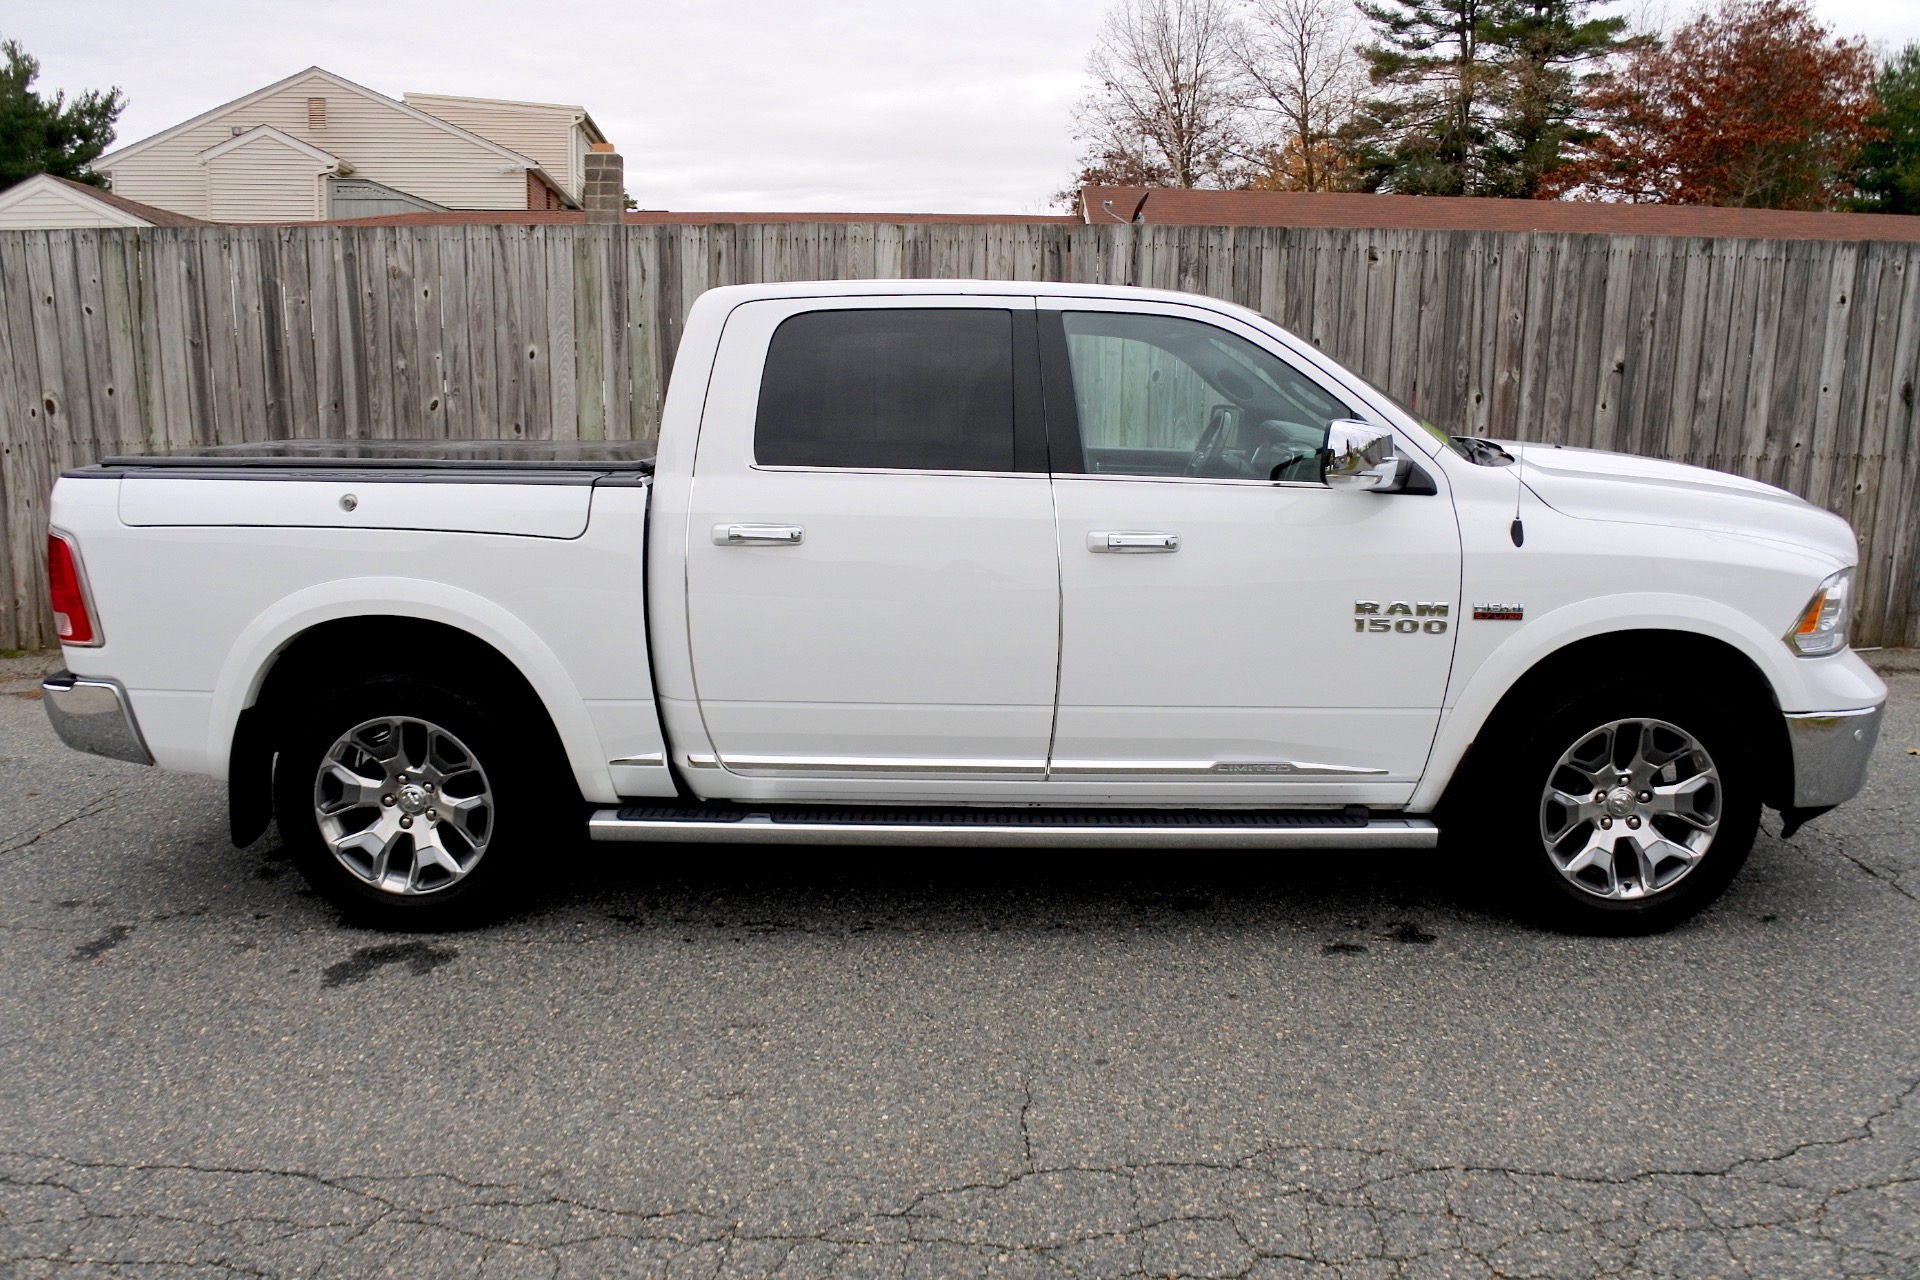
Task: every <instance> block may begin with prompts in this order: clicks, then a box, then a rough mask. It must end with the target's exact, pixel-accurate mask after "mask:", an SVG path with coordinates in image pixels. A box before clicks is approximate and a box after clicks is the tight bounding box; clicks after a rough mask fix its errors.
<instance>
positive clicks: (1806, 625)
mask: <svg viewBox="0 0 1920 1280" xmlns="http://www.w3.org/2000/svg"><path fill="white" fill-rule="evenodd" d="M1852 595H1853V570H1851V569H1842V570H1841V571H1840V572H1838V573H1836V574H1834V575H1833V576H1832V577H1831V578H1828V579H1827V580H1826V581H1825V582H1823V583H1821V584H1820V589H1819V590H1818V591H1816V592H1814V593H1813V599H1811V600H1809V601H1807V607H1806V608H1805V609H1803V610H1801V612H1800V620H1799V621H1798V622H1796V623H1794V625H1793V630H1791V631H1789V632H1787V634H1786V641H1787V646H1788V647H1789V648H1791V649H1792V650H1793V651H1794V652H1795V653H1797V654H1799V655H1800V656H1801V657H1803V658H1817V657H1820V656H1822V655H1823V654H1829V653H1838V652H1840V651H1841V650H1842V649H1844V648H1846V647H1847V621H1848V615H1849V614H1850V613H1851V610H1850V609H1849V608H1848V602H1849V600H1850V599H1851V597H1852Z"/></svg>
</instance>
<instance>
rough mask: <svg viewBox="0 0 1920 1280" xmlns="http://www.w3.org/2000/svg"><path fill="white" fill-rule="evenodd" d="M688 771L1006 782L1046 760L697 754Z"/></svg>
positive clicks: (1039, 768) (1033, 772)
mask: <svg viewBox="0 0 1920 1280" xmlns="http://www.w3.org/2000/svg"><path fill="white" fill-rule="evenodd" d="M687 767H688V768H690V769H726V770H727V771H728V772H730V773H744V774H755V773H779V774H789V773H911V774H922V773H964V774H970V775H992V776H995V777H1007V778H1038V777H1041V776H1043V775H1044V774H1045V773H1046V771H1047V762H1046V761H1045V760H939V759H926V758H919V757H913V756H900V757H893V756H726V757H724V758H722V757H720V756H717V755H713V754H712V753H710V752H709V753H696V754H694V755H690V756H688V757H687Z"/></svg>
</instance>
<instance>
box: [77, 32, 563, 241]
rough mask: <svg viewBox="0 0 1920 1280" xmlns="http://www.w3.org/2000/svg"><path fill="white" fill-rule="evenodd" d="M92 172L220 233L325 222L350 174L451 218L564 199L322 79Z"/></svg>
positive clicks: (340, 82) (244, 103)
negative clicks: (235, 227) (453, 212)
mask: <svg viewBox="0 0 1920 1280" xmlns="http://www.w3.org/2000/svg"><path fill="white" fill-rule="evenodd" d="M93 169H94V171H95V172H96V173H102V174H105V175H106V176H107V179H108V181H109V182H111V183H112V186H113V190H114V191H115V192H116V193H118V194H119V195H122V196H126V197H128V198H130V199H133V200H138V201H142V202H144V203H147V204H151V205H158V206H159V207H161V208H163V209H172V210H175V211H177V212H179V213H184V214H188V215H190V216H192V217H196V218H206V219H209V220H213V221H218V222H288V221H305V220H310V219H316V218H324V217H326V216H327V213H326V180H327V178H329V177H344V176H347V175H349V174H351V175H353V176H355V177H359V178H363V179H366V180H369V181H372V182H377V183H381V184H383V185H385V186H388V187H392V188H394V189H395V190H397V191H401V192H405V193H407V194H409V195H412V196H416V197H418V198H419V199H421V200H424V201H428V202H431V203H432V204H436V205H441V206H444V207H445V208H449V209H525V208H529V207H545V202H546V199H547V190H548V189H549V188H551V189H552V190H553V191H555V192H560V191H564V185H563V182H564V180H563V178H561V177H558V176H549V175H548V174H547V172H546V171H545V170H544V168H543V167H542V165H541V163H540V162H539V161H538V160H535V159H533V158H531V157H529V156H527V155H525V154H523V153H521V152H519V151H515V150H514V149H512V148H511V147H507V146H503V145H501V144H500V143H498V142H495V141H493V140H491V139H489V138H484V137H481V136H480V135H479V134H477V133H473V132H471V131H469V130H467V129H464V128H461V127H460V126H459V125H457V124H454V123H453V122H451V121H449V120H445V119H443V118H441V117H439V116H436V115H430V114H428V113H427V112H425V111H422V110H420V109H419V108H417V107H412V106H409V105H407V104H406V103H404V102H400V101H397V100H395V99H393V98H389V97H387V96H385V95H384V94H379V93H375V92H374V91H373V90H371V89H368V88H366V87H364V86H362V85H358V84H355V83H353V82H352V81H351V80H347V79H345V78H343V77H341V76H337V75H334V74H333V73H332V72H330V71H325V70H322V69H321V68H319V67H309V68H308V69H307V70H305V71H302V72H300V73H298V74H297V75H292V76H288V77H287V78H286V79H285V80H281V81H279V82H277V83H275V84H270V85H268V86H267V87H266V88H264V89H260V90H257V91H255V92H253V93H250V94H248V95H247V96H246V97H244V98H237V99H235V100H234V101H232V102H229V103H226V104H224V105H222V106H218V107H215V108H213V109H212V110H211V111H207V112H203V113H202V114H200V115H197V116H195V117H194V118H193V119H191V120H188V121H185V122H184V123H181V124H177V125H175V126H174V127H173V128H171V129H168V130H165V131H164V132H161V133H157V134H155V135H153V136H152V137H150V138H144V139H142V140H140V141H139V142H135V143H133V144H131V145H129V146H125V147H121V148H120V149H119V150H117V151H112V152H109V153H108V154H106V155H104V156H101V157H100V158H99V159H98V160H96V161H94V164H93ZM530 192H532V193H535V194H536V195H537V196H538V198H539V199H540V201H541V203H540V204H538V205H534V204H533V203H532V201H530V199H529V193H530ZM564 203H569V204H571V203H577V202H575V201H573V200H571V199H570V198H568V199H566V200H565V201H564Z"/></svg>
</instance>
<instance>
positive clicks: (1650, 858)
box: [1540, 719, 1722, 900]
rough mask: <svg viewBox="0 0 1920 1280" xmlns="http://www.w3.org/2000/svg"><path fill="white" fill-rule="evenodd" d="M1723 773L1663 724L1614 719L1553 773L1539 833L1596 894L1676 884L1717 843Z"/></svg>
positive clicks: (1577, 880)
mask: <svg viewBox="0 0 1920 1280" xmlns="http://www.w3.org/2000/svg"><path fill="white" fill-rule="evenodd" d="M1721 794H1722V792H1721V783H1720V771H1719V770H1718V769H1717V768H1716V767H1715V766H1714V763H1713V757H1712V756H1709V755H1708V754H1707V749H1706V748H1705V747H1703V746H1701V745H1700V743H1699V741H1698V740H1697V739H1696V738H1694V737H1693V735H1692V734H1690V733H1688V732H1687V731H1686V730H1684V729H1682V728H1680V727H1679V726H1678V725H1672V724H1668V723H1667V722H1666V721H1665V720H1646V719H1637V720H1615V721H1613V722H1611V723H1609V724H1603V725H1601V726H1600V727H1599V728H1597V729H1595V730H1593V731H1592V732H1591V733H1588V734H1586V735H1585V736H1584V737H1582V738H1581V739H1580V740H1579V741H1578V742H1576V743H1574V745H1573V746H1572V747H1571V748H1569V749H1568V751H1567V752H1566V754H1565V755H1563V756H1561V757H1560V761H1559V763H1558V764H1556V765H1554V766H1553V770H1552V772H1551V773H1549V774H1548V775H1547V787H1546V794H1545V795H1544V796H1542V797H1541V801H1540V837H1541V839H1542V840H1543V841H1545V843H1546V847H1547V856H1548V857H1549V858H1551V859H1552V860H1553V865H1554V867H1555V868H1556V869H1557V870H1558V871H1559V872H1560V874H1561V875H1563V876H1565V877H1566V878H1567V880H1568V881H1569V882H1570V883H1572V884H1573V885H1574V886H1575V887H1576V888H1578V889H1579V890H1580V891H1581V892H1583V893H1588V894H1591V895H1593V896H1594V897H1596V898H1611V899H1619V900H1626V899H1633V898H1644V897H1646V896H1648V895H1649V894H1654V893H1658V892H1660V891H1661V890H1663V889H1669V888H1672V887H1673V886H1674V885H1675V884H1677V883H1679V881H1680V880H1681V879H1682V878H1684V877H1685V876H1686V875H1687V874H1688V873H1689V872H1691V871H1692V870H1693V869H1694V868H1695V867H1697V866H1699V865H1700V859H1701V858H1702V857H1703V856H1705V854H1706V852H1707V849H1708V847H1709V846H1710V845H1712V844H1713V837H1714V833H1715V832H1716V831H1717V830H1718V829H1719V826H1720V805H1721Z"/></svg>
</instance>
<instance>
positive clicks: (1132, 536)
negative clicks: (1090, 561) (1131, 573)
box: [1087, 532, 1180, 554]
mask: <svg viewBox="0 0 1920 1280" xmlns="http://www.w3.org/2000/svg"><path fill="white" fill-rule="evenodd" d="M1179 549H1180V535H1179V534H1177V533H1105V532H1100V533H1090V534H1088V535H1087V550H1089V551H1098V552H1103V553H1104V552H1132V553H1134V554H1139V553H1141V552H1152V551H1178V550H1179Z"/></svg>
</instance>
